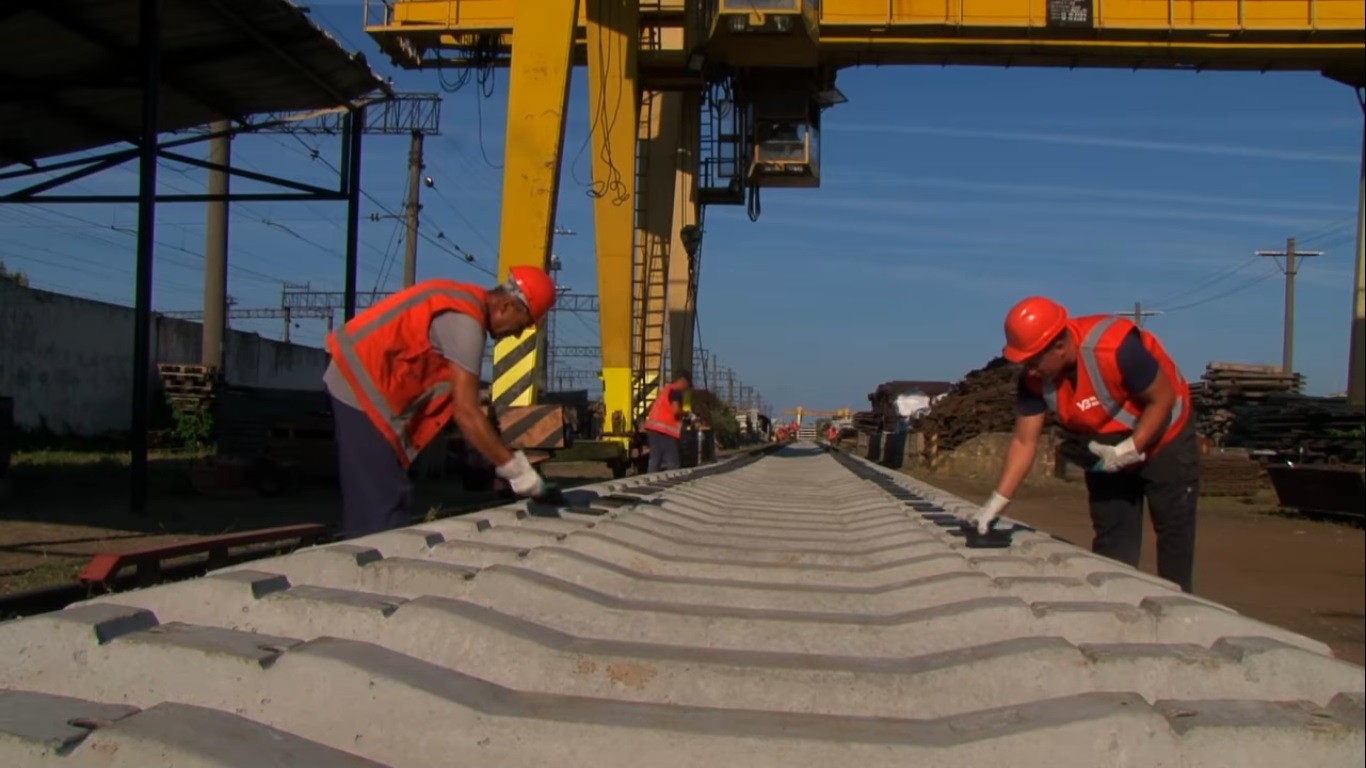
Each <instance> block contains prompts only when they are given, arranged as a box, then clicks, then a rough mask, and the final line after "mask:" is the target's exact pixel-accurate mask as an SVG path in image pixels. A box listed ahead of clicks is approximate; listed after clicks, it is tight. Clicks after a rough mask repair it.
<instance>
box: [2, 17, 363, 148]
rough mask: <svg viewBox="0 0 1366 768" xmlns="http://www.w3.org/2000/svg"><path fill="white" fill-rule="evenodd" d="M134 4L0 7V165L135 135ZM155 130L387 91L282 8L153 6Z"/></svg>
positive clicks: (138, 118)
mask: <svg viewBox="0 0 1366 768" xmlns="http://www.w3.org/2000/svg"><path fill="white" fill-rule="evenodd" d="M140 4H141V0H6V2H5V3H4V4H3V6H0V168H3V167H4V166H6V165H11V164H13V163H24V164H28V165H33V164H35V163H36V162H37V161H39V160H42V159H44V158H48V157H54V156H57V155H63V154H68V153H71V152H79V151H82V150H88V149H94V148H96V147H102V146H106V145H110V144H115V143H118V142H128V143H131V144H134V145H137V144H139V143H140V141H141V135H142V108H141V104H140V102H141V99H140V98H130V97H132V96H134V95H135V94H137V93H140V92H141V91H142V86H143V81H144V78H143V77H142V76H141V75H142V69H143V67H142V63H143V58H144V57H143V55H142V51H141V42H140V41H141V37H140V34H139V17H138V9H139V6H140ZM158 6H159V9H158V10H159V15H160V23H159V26H160V35H159V39H160V46H159V49H160V50H159V52H160V56H161V67H160V69H161V73H162V74H161V77H160V81H161V83H160V87H159V88H157V102H158V109H157V113H158V114H157V117H158V119H157V129H158V132H162V133H164V132H169V131H176V130H182V129H185V128H189V127H192V126H197V125H203V124H205V123H209V122H212V121H214V120H222V119H231V120H235V121H237V122H239V123H241V122H245V119H246V117H247V116H248V115H253V114H259V113H262V112H283V111H290V110H306V109H318V108H327V107H339V106H345V105H348V104H351V103H352V102H354V101H355V100H357V99H359V98H361V97H364V96H366V95H368V94H371V93H373V92H375V91H376V90H379V89H381V88H383V87H384V84H383V82H382V81H381V80H380V79H379V78H378V77H377V76H376V75H375V74H374V73H373V72H372V71H371V70H370V68H369V67H368V66H367V65H366V63H365V59H364V57H363V56H361V55H360V54H353V53H349V52H347V51H346V50H345V49H344V48H342V47H341V46H340V45H339V44H338V43H337V42H336V41H335V40H333V39H332V37H331V36H329V35H328V34H327V33H326V32H325V31H323V30H322V28H320V27H318V26H317V25H316V24H314V23H313V21H312V20H310V19H309V18H308V15H307V14H306V13H305V12H304V11H303V10H301V9H300V8H299V7H298V6H296V5H294V4H293V3H291V2H289V0H231V1H230V2H229V1H228V0H159V3H158Z"/></svg>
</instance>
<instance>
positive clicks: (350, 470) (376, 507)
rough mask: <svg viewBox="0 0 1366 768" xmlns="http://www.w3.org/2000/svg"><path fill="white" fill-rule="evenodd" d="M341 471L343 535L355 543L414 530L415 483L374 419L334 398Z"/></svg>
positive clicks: (338, 456) (338, 457)
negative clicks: (411, 525) (385, 533)
mask: <svg viewBox="0 0 1366 768" xmlns="http://www.w3.org/2000/svg"><path fill="white" fill-rule="evenodd" d="M332 414H333V419H334V421H335V422H336V439H337V464H338V469H339V470H340V472H341V491H342V535H343V536H344V537H345V538H348V539H352V538H355V537H357V536H366V535H368V534H371V533H379V532H380V531H387V530H391V529H394V528H402V527H404V526H406V525H409V523H410V520H411V518H412V511H411V507H412V502H413V483H412V480H410V479H409V478H408V471H407V469H405V468H404V466H403V464H402V462H400V461H399V459H398V454H396V453H394V449H393V446H391V445H389V443H388V441H387V440H385V439H384V436H383V435H381V434H380V432H379V430H377V429H375V425H374V424H371V423H370V417H368V416H366V415H365V412H364V411H361V410H358V409H356V408H352V407H351V406H349V405H346V404H345V403H342V402H339V401H338V400H337V399H336V398H335V397H334V398H332Z"/></svg>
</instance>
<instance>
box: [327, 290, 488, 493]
mask: <svg viewBox="0 0 1366 768" xmlns="http://www.w3.org/2000/svg"><path fill="white" fill-rule="evenodd" d="M486 294H487V292H486V291H485V290H484V289H483V288H480V287H478V286H474V285H467V284H465V283H458V282H455V281H454V280H427V281H425V282H421V283H418V284H417V285H414V286H412V287H411V288H405V289H404V290H402V291H399V292H398V293H395V294H393V295H392V296H389V297H388V298H386V299H385V300H384V301H381V302H379V303H378V304H375V305H374V306H372V307H370V308H369V309H367V310H365V311H364V312H362V313H360V314H358V315H356V316H355V317H353V318H351V321H350V322H348V323H346V324H345V325H344V326H342V327H341V328H340V329H338V330H336V331H334V332H332V333H331V334H329V335H328V337H327V349H328V352H329V353H331V355H332V360H333V362H334V363H336V365H337V369H338V370H339V371H340V372H341V374H342V376H343V377H344V378H345V379H346V381H347V383H349V384H350V385H351V390H352V391H353V392H355V394H356V399H357V401H359V403H360V405H361V407H362V409H363V410H364V411H365V413H366V415H368V416H369V417H370V421H371V422H372V423H373V424H374V425H375V428H376V429H378V430H379V432H380V434H382V435H384V437H385V439H386V440H388V441H389V444H390V445H392V446H393V447H394V451H395V452H397V453H398V456H399V459H400V460H401V461H402V462H403V466H405V467H407V466H410V465H411V464H412V462H413V460H414V459H416V458H417V455H418V454H419V453H421V452H422V449H423V448H426V447H427V445H428V444H429V443H430V442H431V441H432V440H433V439H435V438H436V436H437V435H438V434H440V433H441V430H442V429H444V428H445V426H446V424H447V422H449V421H450V418H451V414H452V412H453V411H454V407H455V397H454V393H453V392H452V391H451V390H452V385H451V362H450V361H449V360H447V359H446V358H445V357H443V356H442V355H441V353H440V352H438V351H437V350H436V349H435V348H434V347H433V346H432V342H431V337H430V335H429V334H430V333H431V325H432V318H434V317H436V315H437V314H439V313H441V312H459V313H461V314H464V315H469V316H470V317H473V318H474V319H476V320H478V321H479V324H480V325H485V324H486V318H487V314H488V312H487V306H486V304H485V299H486Z"/></svg>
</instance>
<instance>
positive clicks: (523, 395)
mask: <svg viewBox="0 0 1366 768" xmlns="http://www.w3.org/2000/svg"><path fill="white" fill-rule="evenodd" d="M540 336H541V335H540V333H538V332H537V331H536V329H535V328H528V329H527V330H526V331H524V332H523V333H522V335H521V337H520V338H514V337H511V336H509V337H508V338H506V339H502V340H501V341H499V342H498V343H497V344H495V345H494V347H493V382H492V387H491V388H490V390H489V394H490V396H491V397H492V398H493V407H494V409H495V410H497V411H499V412H501V411H502V410H504V409H506V408H514V407H519V406H527V405H533V404H534V403H535V401H536V400H535V398H536V364H537V362H538V361H539V359H540V348H539V344H538V342H539V340H540Z"/></svg>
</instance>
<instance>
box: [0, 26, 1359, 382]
mask: <svg viewBox="0 0 1366 768" xmlns="http://www.w3.org/2000/svg"><path fill="white" fill-rule="evenodd" d="M314 15H315V17H316V18H318V20H319V21H320V22H322V23H323V24H324V26H326V27H328V28H329V30H331V31H332V32H333V33H334V34H335V35H337V36H338V37H339V38H340V39H341V40H342V42H343V44H346V45H348V46H349V47H351V48H353V49H356V48H358V49H360V50H362V51H364V52H366V54H367V56H368V58H369V59H370V61H371V63H372V65H373V66H374V67H375V68H376V70H377V71H379V72H380V73H382V74H386V75H392V76H393V77H394V79H395V84H396V86H397V87H398V88H400V89H402V90H409V91H431V92H436V91H439V90H440V83H439V81H438V77H437V74H436V73H434V72H420V73H412V72H404V71H400V70H396V69H394V68H392V67H391V66H390V65H389V62H388V60H387V58H385V57H384V56H382V55H380V54H379V53H378V51H377V49H376V48H375V46H374V45H373V43H371V41H370V40H369V38H368V37H367V36H366V35H365V34H364V33H363V31H362V29H361V23H360V11H359V2H356V3H351V4H348V5H344V6H341V7H338V6H337V5H336V4H329V5H327V6H324V7H320V8H315V11H314ZM449 79H450V78H448V80H449ZM585 80H586V74H585V72H584V71H583V70H578V71H576V72H575V77H574V85H573V95H572V98H571V104H570V115H569V128H568V132H567V136H566V141H565V167H566V172H565V176H564V181H563V184H562V187H561V193H560V210H559V215H558V220H559V224H560V225H561V226H564V227H568V228H570V229H572V230H574V231H576V232H577V233H578V234H577V235H576V236H566V237H560V238H557V240H556V243H555V248H554V250H555V252H556V253H557V254H558V255H559V256H560V258H561V260H562V262H563V263H564V265H565V268H564V271H563V272H562V283H564V284H566V285H568V286H570V287H571V288H573V289H574V290H575V291H578V292H595V290H596V287H595V286H596V282H595V280H596V279H595V273H594V264H593V250H594V248H593V238H592V227H593V214H592V200H591V198H590V197H589V196H588V194H587V190H586V188H585V182H587V181H588V179H589V177H590V173H591V163H590V157H589V155H588V153H587V152H580V148H581V147H582V146H583V144H584V141H585V135H586V132H587V128H588V117H587V111H588V110H587V103H586V86H585ZM506 84H507V78H506V73H505V72H499V73H498V74H497V77H496V80H495V83H494V85H493V90H494V93H493V95H492V96H491V97H488V98H481V97H480V96H479V89H478V88H477V87H475V86H474V85H472V84H471V85H469V86H466V87H465V88H464V89H462V90H459V91H457V92H455V93H443V94H442V96H443V98H444V104H443V115H442V129H443V130H442V135H441V136H440V137H432V138H429V139H428V141H427V158H426V162H427V168H426V171H425V173H426V174H427V175H429V176H431V177H433V179H434V180H435V182H436V187H435V189H434V190H432V189H428V190H424V191H423V205H424V210H423V223H422V227H423V231H424V232H425V233H426V234H428V235H432V236H436V235H437V233H440V235H441V237H440V240H441V241H442V242H443V243H447V244H450V246H451V247H450V248H442V247H438V246H436V245H433V244H432V243H430V242H429V241H426V240H424V241H422V242H421V246H420V248H419V267H418V271H419V277H433V276H445V277H453V278H456V279H468V280H472V281H478V282H484V281H487V280H488V279H489V278H488V276H487V275H486V274H484V273H482V272H480V271H478V269H477V268H472V267H471V266H469V264H467V263H466V262H465V261H464V260H463V259H462V258H460V256H459V254H460V253H468V254H473V256H474V264H475V265H476V267H484V268H488V269H492V268H494V267H495V266H496V261H497V240H498V221H499V217H500V212H501V205H500V203H501V198H500V187H501V180H502V172H501V170H500V169H499V167H500V166H501V160H502V151H503V125H504V115H505V112H506V100H505V96H506ZM839 87H840V89H841V90H842V91H844V93H845V94H846V95H847V96H848V97H849V103H848V104H845V105H842V106H839V107H836V108H834V109H832V110H830V111H828V112H827V113H826V116H825V117H826V119H825V125H824V146H823V158H822V160H823V165H822V173H823V177H824V184H823V186H822V188H821V189H819V190H788V191H784V190H766V191H765V193H764V195H763V215H762V217H761V219H760V221H759V222H757V223H752V222H750V221H749V220H748V218H747V217H746V215H745V212H744V210H743V209H742V208H720V207H714V208H710V209H708V213H707V232H706V241H705V244H704V246H703V266H702V280H701V282H702V285H701V295H700V299H699V317H700V326H701V345H702V346H704V347H706V348H708V349H710V350H712V351H714V352H715V353H716V354H717V355H718V356H719V359H720V362H721V364H722V365H724V366H729V367H733V368H734V369H735V370H736V375H737V377H738V378H740V379H742V380H743V381H744V382H745V383H747V384H750V385H753V386H754V387H756V388H757V389H758V391H759V392H760V393H762V394H763V396H764V397H765V399H766V400H767V401H769V402H770V403H773V404H775V405H777V406H778V407H780V408H787V407H791V406H793V405H798V404H800V405H805V406H806V407H807V408H837V407H843V406H849V407H853V408H855V409H862V408H865V407H866V402H867V401H866V394H867V393H868V392H870V391H871V390H872V389H873V388H874V387H875V386H876V385H877V384H878V383H880V382H882V381H886V380H889V379H949V380H953V379H957V378H960V377H961V376H962V375H963V374H964V373H965V372H967V371H968V370H970V369H973V368H976V367H979V366H981V365H982V364H984V363H985V362H987V361H988V360H989V359H990V358H991V357H992V356H993V355H995V354H997V353H998V352H999V350H1000V347H1001V343H1002V339H1001V319H1002V317H1003V315H1004V313H1005V311H1006V309H1007V308H1009V306H1010V305H1011V304H1013V303H1014V302H1015V301H1016V300H1018V299H1019V298H1021V297H1023V296H1026V295H1030V294H1034V293H1043V294H1047V295H1051V296H1053V297H1055V298H1057V299H1059V300H1061V301H1063V302H1064V303H1066V304H1067V305H1068V306H1069V307H1070V308H1071V309H1072V310H1073V311H1074V312H1076V313H1091V312H1112V311H1121V310H1128V309H1130V308H1131V307H1132V306H1133V304H1134V302H1135V301H1141V302H1143V304H1144V305H1145V307H1146V308H1152V309H1162V310H1166V313H1165V314H1163V315H1162V316H1160V317H1156V318H1150V319H1149V320H1148V323H1149V327H1150V328H1151V329H1152V330H1154V331H1155V332H1156V333H1157V334H1158V335H1159V336H1160V337H1161V338H1162V340H1163V342H1164V343H1165V344H1166V345H1167V347H1168V348H1169V349H1170V350H1171V351H1172V353H1173V354H1174V355H1175V357H1176V358H1177V361H1178V363H1179V364H1180V365H1181V367H1182V369H1183V371H1185V372H1186V374H1187V376H1188V377H1191V378H1198V376H1199V375H1200V372H1201V371H1202V370H1203V368H1204V366H1205V364H1206V363H1207V362H1209V361H1210V360H1230V361H1239V362H1261V363H1279V361H1280V356H1281V327H1282V307H1283V303H1282V302H1283V293H1284V282H1283V279H1282V278H1281V276H1280V273H1279V271H1278V267H1277V265H1276V264H1274V263H1272V261H1271V260H1270V259H1258V258H1255V257H1254V256H1253V255H1252V254H1253V252H1254V251H1256V250H1259V249H1279V248H1281V247H1283V245H1284V242H1285V238H1287V237H1290V236H1295V237H1298V238H1299V239H1300V247H1302V248H1304V249H1320V250H1324V251H1326V254H1325V255H1324V256H1322V257H1320V258H1315V259H1312V260H1310V261H1308V262H1307V263H1306V264H1305V265H1304V266H1303V269H1302V271H1301V272H1300V276H1299V281H1298V286H1299V290H1298V300H1297V304H1298V312H1297V320H1296V322H1297V328H1298V333H1297V337H1296V368H1297V369H1298V370H1300V371H1301V372H1303V373H1304V374H1305V375H1306V376H1307V377H1308V381H1309V388H1310V390H1311V391H1312V392H1314V393H1318V394H1324V393H1329V392H1339V391H1342V390H1343V389H1344V388H1345V387H1346V369H1347V359H1346V355H1347V343H1348V342H1347V332H1348V327H1349V320H1350V313H1351V279H1352V252H1353V237H1354V233H1355V223H1356V221H1355V217H1356V207H1357V199H1356V195H1357V179H1358V169H1359V165H1358V163H1359V159H1358V153H1359V152H1360V148H1361V130H1362V129H1361V123H1362V117H1361V111H1360V108H1359V107H1358V105H1357V102H1356V100H1355V97H1354V95H1353V93H1352V91H1351V90H1350V89H1348V88H1346V87H1345V86H1341V85H1338V84H1335V83H1332V82H1331V81H1328V80H1326V79H1324V78H1321V77H1319V76H1318V75H1316V74H1310V73H1303V74H1278V75H1256V74H1221V73H1204V74H1194V73H1190V72H1137V73H1135V72H1127V71H1116V72H1111V71H1086V70H1078V71H1066V70H1028V69H1011V70H1004V69H970V68H964V69H953V68H949V69H935V68H888V69H860V70H848V71H845V72H843V73H841V75H840V79H839ZM314 148H316V149H318V150H320V151H321V153H322V154H323V156H325V157H326V158H328V160H329V161H331V162H333V163H335V162H336V160H335V158H336V156H337V144H336V141H335V140H334V139H330V138H326V137H323V138H321V139H319V138H317V137H302V139H301V140H300V139H295V138H292V137H288V136H259V137H243V138H240V139H238V140H237V141H236V142H234V162H236V163H240V164H242V165H243V166H245V167H248V168H252V169H256V170H267V169H269V170H271V171H274V172H276V173H281V174H286V175H290V176H291V177H295V178H303V179H309V180H314V181H318V182H327V181H328V180H330V179H333V178H335V177H334V176H333V175H332V172H331V171H330V170H329V169H328V168H326V167H325V166H324V164H323V163H322V162H321V161H318V160H313V159H311V157H310V154H311V150H312V149H314ZM200 151H205V150H200ZM407 151H408V142H407V140H406V138H403V137H393V138H389V137H373V138H368V139H367V145H366V148H365V154H364V173H363V179H364V185H365V190H366V192H368V193H369V195H370V196H371V197H373V198H374V200H375V201H378V203H379V204H382V206H383V208H381V205H379V204H376V203H374V202H372V201H370V200H366V201H365V203H364V205H363V206H362V215H363V216H364V217H369V216H370V215H371V214H381V215H383V214H385V213H386V211H387V212H398V211H399V210H400V208H401V206H402V201H403V195H404V184H405V176H406V155H407ZM161 177H162V179H163V190H165V191H193V190H197V189H201V188H202V186H203V177H202V175H201V174H200V173H199V172H198V171H194V170H188V169H184V168H180V167H176V166H174V165H169V164H168V165H164V166H163V167H162V170H161ZM136 178H137V177H136V170H135V167H134V166H132V165H129V166H125V168H124V169H121V170H117V171H113V172H110V173H107V174H105V175H104V176H102V177H94V178H91V179H87V180H84V181H83V182H82V183H80V184H78V185H75V187H74V189H73V190H72V191H85V192H105V191H113V190H122V191H125V192H129V193H131V192H132V191H133V190H134V189H135V185H136ZM234 184H235V188H236V189H240V190H244V191H245V190H248V189H252V188H253V186H252V185H251V184H250V183H245V182H243V183H238V182H234ZM344 215H345V205H344V204H341V203H314V204H306V205H305V204H300V203H288V204H275V205H272V204H259V203H258V204H245V205H236V206H234V208H233V215H232V227H233V229H232V235H231V250H230V258H231V260H232V263H233V265H234V266H233V268H232V269H231V271H230V278H229V279H230V285H229V293H230V294H231V295H232V296H233V297H234V298H235V299H236V301H237V306H239V307H270V306H278V305H279V292H280V283H281V281H282V280H287V281H290V282H308V283H311V284H312V285H313V286H314V287H315V288H323V289H333V290H336V289H340V287H341V277H342V263H343V262H342V259H343V253H344V243H345V235H344V224H343V217H344ZM203 218H204V217H203V208H202V206H199V205H189V204H182V205H167V206H162V207H161V208H160V209H159V212H158V228H157V240H158V242H159V243H160V247H159V249H158V259H159V262H158V266H157V271H156V287H155V292H156V298H155V304H156V307H157V308H158V309H166V310H170V309H197V308H199V302H200V292H201V282H202V270H201V265H202V256H201V254H202V252H203V242H204V224H203ZM135 221H136V214H135V210H134V208H133V207H132V206H124V207H115V206H63V207H53V208H29V207H19V206H5V207H3V208H0V261H4V262H5V263H6V264H7V265H8V266H10V267H12V268H18V269H21V270H23V271H25V272H27V273H28V274H29V276H30V278H31V279H32V281H33V283H34V285H35V286H36V287H41V288H46V289H50V290H58V291H62V292H67V293H73V294H77V295H83V296H89V297H92V298H97V299H101V300H105V301H112V302H118V303H130V302H131V297H132V268H133V244H134V240H133V235H132V232H133V226H134V222H135ZM361 233H362V239H363V241H364V245H363V247H362V264H361V279H360V284H361V288H362V289H363V290H368V289H371V288H375V287H377V286H378V287H380V288H381V289H393V288H395V287H397V286H398V285H399V283H400V281H401V278H402V266H401V250H402V247H401V245H400V244H399V243H398V242H397V239H396V237H395V235H396V226H395V223H394V222H393V221H392V220H389V219H380V220H379V221H371V220H369V218H365V219H363V221H362V222H361ZM387 253H397V254H399V256H398V257H397V261H398V263H395V259H393V258H390V259H386V254H387ZM386 265H388V266H387V267H386ZM235 327H237V328H239V329H246V330H255V331H258V332H260V333H261V334H262V335H265V336H271V337H278V336H279V333H280V330H279V322H278V321H259V322H251V321H237V322H236V323H235ZM559 328H560V331H559V341H560V343H565V344H583V345H593V344H596V343H597V331H596V322H595V321H594V320H593V318H591V317H582V316H580V317H575V316H570V317H566V318H564V319H562V320H561V321H560V325H559ZM322 336H323V325H322V322H321V321H317V320H302V321H299V322H298V324H297V327H296V328H295V330H294V339H295V340H297V341H300V342H303V343H309V344H320V343H321V340H322ZM566 362H568V363H569V364H571V365H573V366H575V367H583V368H592V367H596V366H595V365H594V364H593V362H592V361H589V360H574V361H566Z"/></svg>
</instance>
